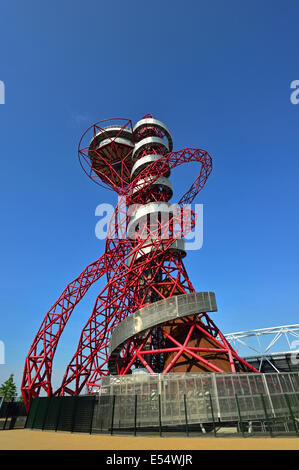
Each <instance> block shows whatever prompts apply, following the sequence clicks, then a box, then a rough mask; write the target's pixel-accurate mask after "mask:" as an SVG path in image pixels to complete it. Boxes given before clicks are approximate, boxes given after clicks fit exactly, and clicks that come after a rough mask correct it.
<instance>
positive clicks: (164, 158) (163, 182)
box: [22, 115, 257, 409]
mask: <svg viewBox="0 0 299 470" xmlns="http://www.w3.org/2000/svg"><path fill="white" fill-rule="evenodd" d="M172 146H173V145H172V137H171V134H170V131H169V129H168V128H167V126H166V125H165V124H163V123H162V122H161V121H159V120H157V119H155V118H154V117H153V116H152V115H146V116H144V117H143V118H142V119H141V120H140V121H138V122H137V123H136V125H135V126H134V127H133V126H132V123H131V121H130V120H128V119H109V120H105V121H100V122H98V123H96V124H94V125H93V126H91V127H90V128H89V129H88V130H87V131H86V132H85V134H84V135H83V136H82V138H81V140H80V143H79V158H80V162H81V165H82V167H83V169H84V171H85V172H86V173H87V174H88V175H89V177H90V178H91V179H93V180H94V181H96V182H97V183H98V184H99V185H101V186H104V187H105V188H107V189H110V190H113V191H115V192H116V193H117V195H118V196H119V202H118V205H117V207H116V209H115V211H114V214H113V217H112V219H111V221H110V224H109V227H108V233H107V239H106V249H105V253H104V254H103V255H102V256H100V258H98V259H97V260H96V261H95V262H94V263H92V264H90V265H88V266H87V267H86V268H85V269H84V271H83V272H82V273H81V274H80V275H79V276H78V277H77V278H76V279H75V280H74V281H72V282H71V283H70V284H69V285H68V286H67V287H66V288H65V290H64V291H63V292H62V294H61V296H60V297H59V299H58V300H57V301H56V302H55V304H54V305H53V306H52V308H51V309H50V310H49V312H48V313H47V314H46V316H45V318H44V320H43V322H42V324H41V327H40V329H39V331H38V333H37V335H36V337H35V339H34V341H33V344H32V346H31V348H30V351H29V353H28V356H27V358H26V363H25V369H24V375H23V382H22V394H23V397H24V400H25V404H26V407H27V409H28V408H29V406H30V402H31V398H32V397H37V396H39V394H40V392H41V391H43V392H46V394H47V395H48V396H55V395H56V396H59V395H78V394H80V392H81V391H82V390H83V388H84V387H87V390H88V392H89V393H93V392H94V391H96V390H98V389H99V387H100V386H101V378H102V377H103V376H106V375H125V374H131V373H135V372H136V371H137V372H140V373H141V372H144V373H150V374H152V373H157V372H159V373H163V374H167V373H172V372H198V373H200V372H219V373H223V372H242V371H244V372H250V371H252V372H257V371H256V369H254V368H253V367H252V366H251V365H250V364H248V363H247V362H245V361H244V360H243V359H242V358H240V357H239V356H238V354H237V353H236V351H234V349H233V348H232V347H231V345H230V344H229V343H228V342H227V340H226V339H225V337H224V336H223V334H222V333H221V331H220V330H219V329H218V328H217V326H216V325H215V323H214V322H213V320H212V319H211V317H210V315H209V314H208V313H207V312H209V313H210V312H215V311H217V306H216V300H215V295H214V293H213V292H196V291H195V289H194V287H193V285H192V283H191V281H190V279H189V277H188V274H187V272H186V269H185V266H184V263H183V259H184V258H185V256H186V247H185V241H184V237H185V236H186V235H187V234H188V233H189V232H190V231H191V230H192V229H193V228H194V227H195V224H196V214H195V212H194V211H192V210H191V208H190V204H191V203H192V202H193V200H194V199H195V197H196V196H197V194H198V193H199V191H200V190H201V189H202V188H203V186H204V184H205V182H206V180H207V178H208V176H209V174H210V172H211V170H212V160H211V157H210V155H209V154H208V153H207V152H206V151H204V150H200V149H190V148H185V149H183V150H179V151H177V152H173V151H172ZM189 162H198V163H199V164H200V172H199V175H198V177H197V178H196V179H195V181H194V182H193V184H192V185H191V187H190V189H189V190H188V191H187V193H186V194H185V195H183V196H182V197H181V199H180V201H179V202H178V203H177V204H173V203H170V202H169V201H170V199H171V197H172V194H173V190H172V183H171V180H170V175H171V170H172V169H173V168H175V167H178V166H180V165H182V164H185V163H189ZM102 276H106V278H107V283H106V285H105V287H104V288H103V290H102V291H101V292H100V293H99V295H98V297H97V299H96V302H95V306H94V309H93V311H92V314H91V316H90V318H89V320H88V321H87V323H86V325H85V326H84V328H83V330H82V333H81V336H80V339H79V344H78V347H77V350H76V352H75V354H74V356H73V358H72V359H71V361H70V363H69V365H68V367H67V369H66V371H65V375H64V378H63V380H62V383H61V386H60V387H59V388H58V389H57V390H53V389H52V385H51V375H52V363H53V358H54V354H55V351H56V347H57V344H58V341H59V339H60V336H61V334H62V332H63V329H64V327H65V325H66V323H67V321H68V319H69V318H70V315H71V313H72V311H73V309H74V307H75V306H76V304H77V303H78V302H79V301H80V300H81V298H82V297H83V296H84V294H85V293H86V292H87V290H88V288H89V287H90V286H91V285H92V284H93V283H94V282H95V281H97V280H98V279H99V278H100V277H102Z"/></svg>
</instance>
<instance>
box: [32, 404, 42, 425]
mask: <svg viewBox="0 0 299 470" xmlns="http://www.w3.org/2000/svg"><path fill="white" fill-rule="evenodd" d="M35 400H37V404H36V410H35V415H34V418H33V420H32V426H31V429H34V425H35V420H36V416H37V413H38V409H39V407H40V402H41V398H35Z"/></svg>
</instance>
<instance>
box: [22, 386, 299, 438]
mask: <svg viewBox="0 0 299 470" xmlns="http://www.w3.org/2000/svg"><path fill="white" fill-rule="evenodd" d="M196 406H197V409H196ZM249 407H250V408H249ZM204 408H205V410H204ZM198 410H200V416H201V418H200V419H195V418H194V416H196V415H197V416H198ZM225 411H226V414H227V418H226V419H220V418H219V417H218V418H217V406H215V401H214V399H213V397H212V396H211V395H210V394H209V393H208V394H206V395H205V397H204V403H203V400H198V401H197V402H195V401H194V400H192V399H190V398H189V399H188V396H187V395H186V394H184V395H183V397H182V399H180V400H175V401H171V400H170V401H169V402H168V403H164V402H163V400H162V397H161V395H160V394H158V395H157V396H155V397H152V396H150V395H148V396H138V395H132V396H121V395H113V396H111V395H109V396H100V397H98V396H96V395H94V396H92V395H91V396H74V397H52V398H46V397H42V398H34V399H33V401H32V405H31V408H30V412H29V414H28V418H27V422H26V425H25V427H26V428H29V429H40V430H51V431H69V432H81V433H90V434H91V433H106V434H107V433H109V434H114V433H117V434H119V433H124V434H133V435H137V433H138V434H141V433H145V432H147V433H152V434H156V433H157V434H160V435H161V436H162V434H165V433H168V432H177V433H184V434H185V435H187V436H189V435H194V434H197V435H202V436H203V435H212V436H215V437H217V436H220V435H230V434H236V433H239V434H240V435H243V436H244V437H246V436H250V435H255V434H269V435H270V436H271V437H274V436H276V435H283V434H289V435H290V434H292V435H297V436H298V435H299V394H297V393H288V394H279V395H276V396H275V397H274V396H271V399H270V400H269V396H268V397H267V396H266V395H263V394H260V395H255V396H250V397H244V396H238V395H237V394H236V395H235V396H233V397H230V398H227V400H226V410H225ZM228 411H229V413H227V412H228ZM228 414H229V415H230V416H228Z"/></svg>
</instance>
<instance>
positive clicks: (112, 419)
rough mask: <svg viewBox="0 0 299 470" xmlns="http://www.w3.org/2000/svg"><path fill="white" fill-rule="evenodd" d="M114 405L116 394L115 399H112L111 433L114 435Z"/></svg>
mask: <svg viewBox="0 0 299 470" xmlns="http://www.w3.org/2000/svg"><path fill="white" fill-rule="evenodd" d="M114 406H115V395H113V399H112V413H111V429H110V434H111V436H112V434H113V423H114Z"/></svg>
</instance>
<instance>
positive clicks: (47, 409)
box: [42, 398, 52, 431]
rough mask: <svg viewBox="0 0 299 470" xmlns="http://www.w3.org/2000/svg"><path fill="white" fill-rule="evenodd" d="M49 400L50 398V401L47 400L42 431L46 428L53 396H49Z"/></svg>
mask: <svg viewBox="0 0 299 470" xmlns="http://www.w3.org/2000/svg"><path fill="white" fill-rule="evenodd" d="M47 400H48V402H47V405H46V411H45V417H44V421H43V424H42V431H43V430H44V429H45V425H46V421H47V416H48V411H49V406H50V401H51V400H52V398H47Z"/></svg>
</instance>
